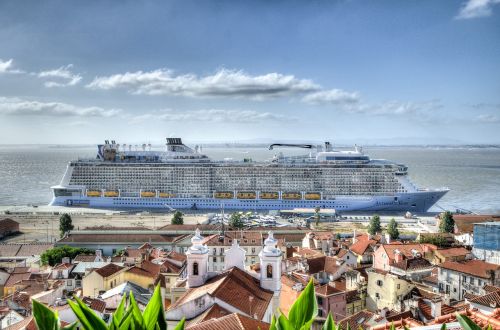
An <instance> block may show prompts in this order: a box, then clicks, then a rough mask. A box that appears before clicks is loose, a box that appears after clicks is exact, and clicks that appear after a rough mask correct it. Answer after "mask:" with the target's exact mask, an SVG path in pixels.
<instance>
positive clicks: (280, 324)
mask: <svg viewBox="0 0 500 330" xmlns="http://www.w3.org/2000/svg"><path fill="white" fill-rule="evenodd" d="M276 326H277V328H278V329H280V330H294V329H296V328H295V326H294V325H293V324H292V323H291V322H290V321H289V320H288V319H287V318H286V316H285V315H284V314H283V313H281V315H280V316H279V317H278V320H277V325H276ZM297 329H299V328H297Z"/></svg>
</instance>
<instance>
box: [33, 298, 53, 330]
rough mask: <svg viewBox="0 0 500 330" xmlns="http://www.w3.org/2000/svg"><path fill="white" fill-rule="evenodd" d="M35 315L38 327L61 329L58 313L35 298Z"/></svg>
mask: <svg viewBox="0 0 500 330" xmlns="http://www.w3.org/2000/svg"><path fill="white" fill-rule="evenodd" d="M33 315H34V316H35V322H36V325H37V327H38V329H43V330H56V329H59V320H58V318H57V314H56V313H55V312H53V311H52V310H51V309H50V308H48V307H47V306H45V305H44V304H41V303H39V302H38V301H36V300H33Z"/></svg>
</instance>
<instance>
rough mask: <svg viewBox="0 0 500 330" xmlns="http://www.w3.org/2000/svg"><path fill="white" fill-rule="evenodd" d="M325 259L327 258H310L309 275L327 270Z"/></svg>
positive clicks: (308, 262)
mask: <svg viewBox="0 0 500 330" xmlns="http://www.w3.org/2000/svg"><path fill="white" fill-rule="evenodd" d="M325 259H326V256H321V257H316V258H309V259H307V260H306V261H307V264H308V265H309V273H310V274H316V273H319V272H321V271H323V270H324V269H325Z"/></svg>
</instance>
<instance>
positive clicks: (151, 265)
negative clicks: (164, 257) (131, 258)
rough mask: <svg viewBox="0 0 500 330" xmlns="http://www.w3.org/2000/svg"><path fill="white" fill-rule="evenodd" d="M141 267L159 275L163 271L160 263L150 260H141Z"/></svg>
mask: <svg viewBox="0 0 500 330" xmlns="http://www.w3.org/2000/svg"><path fill="white" fill-rule="evenodd" d="M141 268H142V269H144V270H145V271H147V272H149V273H150V274H152V275H154V276H158V274H160V271H161V266H160V265H158V264H155V263H152V262H151V261H148V260H143V261H142V262H141Z"/></svg>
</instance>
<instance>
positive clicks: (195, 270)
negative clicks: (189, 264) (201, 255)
mask: <svg viewBox="0 0 500 330" xmlns="http://www.w3.org/2000/svg"><path fill="white" fill-rule="evenodd" d="M193 275H195V276H196V275H198V263H197V262H194V263H193Z"/></svg>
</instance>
